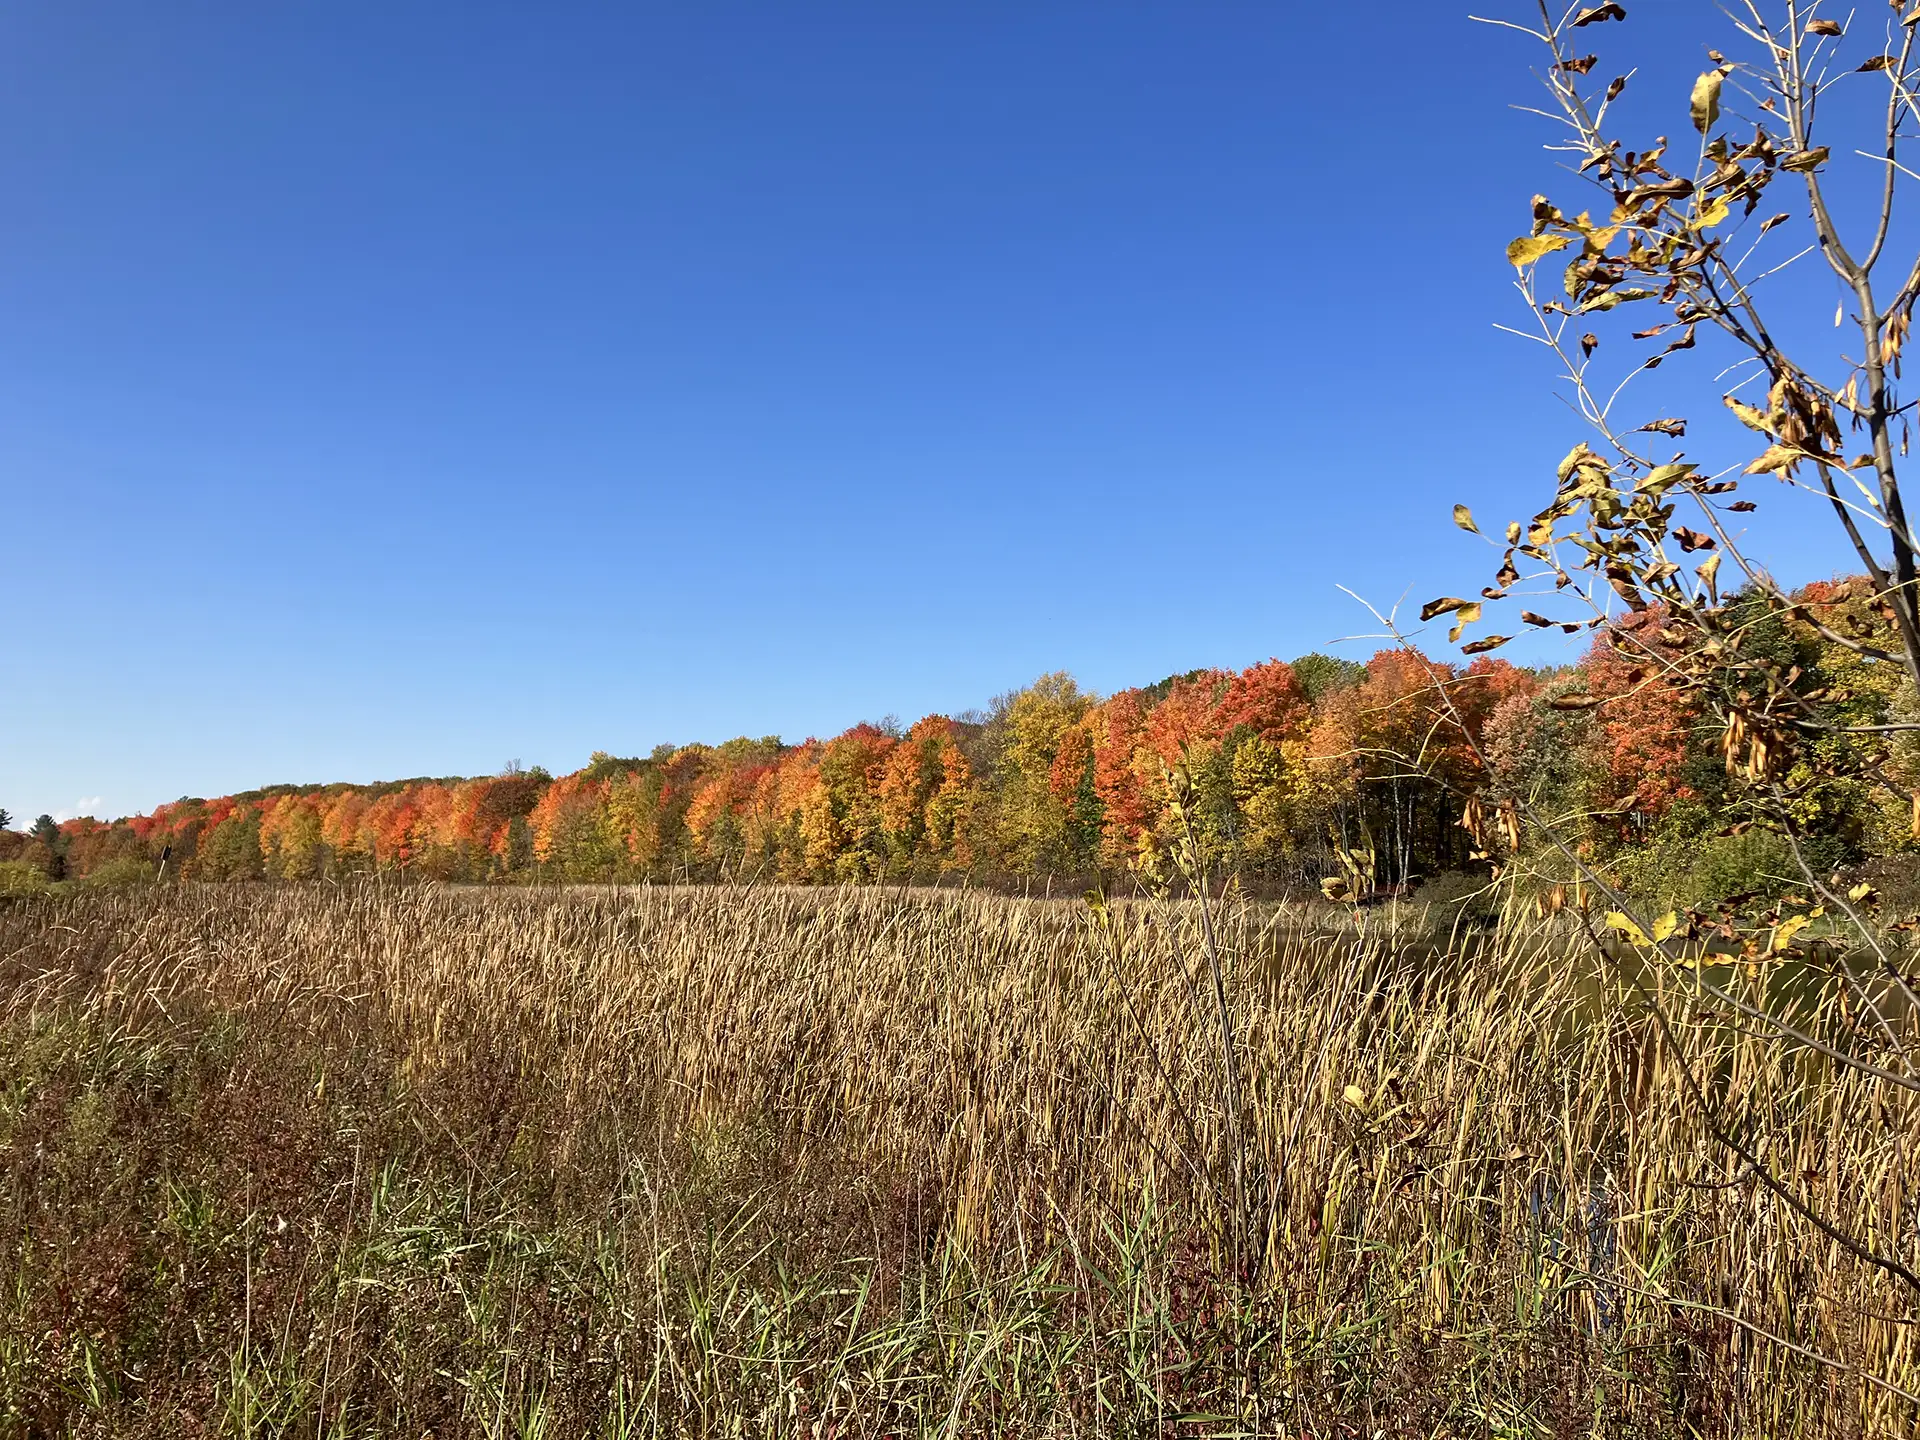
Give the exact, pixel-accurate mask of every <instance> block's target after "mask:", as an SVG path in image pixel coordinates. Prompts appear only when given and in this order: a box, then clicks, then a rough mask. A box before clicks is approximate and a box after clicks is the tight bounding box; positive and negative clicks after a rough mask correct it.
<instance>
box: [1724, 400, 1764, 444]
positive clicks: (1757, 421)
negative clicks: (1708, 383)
mask: <svg viewBox="0 0 1920 1440" xmlns="http://www.w3.org/2000/svg"><path fill="white" fill-rule="evenodd" d="M1722 398H1723V399H1724V400H1725V401H1726V402H1727V408H1728V409H1729V410H1731V411H1733V413H1734V416H1735V418H1737V419H1738V420H1739V421H1740V423H1741V424H1742V425H1744V426H1746V427H1747V428H1748V429H1749V430H1758V431H1759V432H1760V433H1761V434H1762V435H1766V434H1769V433H1771V431H1772V430H1773V426H1771V425H1769V424H1768V423H1767V416H1766V412H1765V411H1763V410H1756V409H1754V408H1753V406H1751V405H1747V404H1744V403H1742V402H1741V401H1739V400H1736V399H1734V398H1733V396H1731V395H1727V396H1723V397H1722Z"/></svg>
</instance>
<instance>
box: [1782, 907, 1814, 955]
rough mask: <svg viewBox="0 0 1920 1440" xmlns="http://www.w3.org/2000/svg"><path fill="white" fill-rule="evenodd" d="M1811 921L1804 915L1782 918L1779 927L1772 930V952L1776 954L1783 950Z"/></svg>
mask: <svg viewBox="0 0 1920 1440" xmlns="http://www.w3.org/2000/svg"><path fill="white" fill-rule="evenodd" d="M1812 923H1813V921H1811V920H1809V919H1808V918H1807V917H1806V916H1804V915H1795V916H1792V917H1790V918H1788V919H1786V920H1782V921H1781V922H1780V928H1779V929H1777V930H1775V931H1774V932H1773V953H1774V954H1776V955H1778V954H1779V953H1780V952H1781V951H1782V950H1785V949H1786V948H1787V947H1788V946H1789V945H1791V944H1792V943H1793V937H1794V936H1796V935H1798V934H1799V933H1800V932H1801V931H1802V930H1804V929H1806V928H1807V926H1809V925H1811V924H1812Z"/></svg>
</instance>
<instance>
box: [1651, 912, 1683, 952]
mask: <svg viewBox="0 0 1920 1440" xmlns="http://www.w3.org/2000/svg"><path fill="white" fill-rule="evenodd" d="M1679 928H1680V917H1679V916H1678V915H1676V914H1675V913H1674V912H1673V911H1671V910H1669V911H1667V913H1666V914H1664V915H1662V916H1661V917H1660V918H1659V919H1658V920H1656V921H1654V922H1653V943H1654V944H1656V945H1658V944H1660V943H1661V942H1662V941H1665V940H1670V939H1672V938H1673V932H1674V931H1676V930H1678V929H1679Z"/></svg>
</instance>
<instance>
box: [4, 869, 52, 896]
mask: <svg viewBox="0 0 1920 1440" xmlns="http://www.w3.org/2000/svg"><path fill="white" fill-rule="evenodd" d="M47 888H48V885H47V877H46V876H44V875H42V874H41V873H40V871H39V868H38V867H37V866H34V865H31V864H29V863H28V862H27V861H25V860H0V895H37V894H39V893H40V892H41V891H42V890H45V889H47Z"/></svg>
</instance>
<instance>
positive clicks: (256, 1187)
mask: <svg viewBox="0 0 1920 1440" xmlns="http://www.w3.org/2000/svg"><path fill="white" fill-rule="evenodd" d="M1367 924H1368V929H1367V930H1366V932H1365V933H1361V932H1357V931H1355V930H1354V929H1352V928H1350V927H1347V926H1342V925H1341V924H1338V923H1336V922H1333V921H1316V920H1314V919H1313V918H1312V917H1310V916H1308V915H1305V914H1303V913H1300V912H1287V911H1282V910H1278V909H1275V908H1273V907H1256V906H1253V905H1239V904H1235V903H1232V902H1230V901H1229V902H1219V903H1216V904H1214V905H1212V906H1209V907H1208V908H1207V909H1206V910H1205V911H1204V912H1203V911H1202V910H1201V908H1200V907H1198V906H1196V905H1194V904H1191V903H1188V904H1180V905H1174V904H1152V903H1145V902H1141V903H1135V904H1128V905H1116V906H1114V907H1113V908H1112V909H1111V910H1110V911H1107V910H1102V909H1099V908H1097V907H1096V908H1091V909H1090V908H1089V907H1088V906H1086V905H1084V904H1080V903H1068V902H1061V901H1053V902H1042V901H1023V900H1013V899H1005V898H999V897H993V896H985V895H956V894H938V893H927V892H890V891H887V892H883V891H875V890H747V889H736V890H724V889H699V888H686V889H658V890H631V891H603V892H595V891H581V890H574V891H509V892H498V891H480V890H450V889H437V888H433V887H414V888H401V889H385V890H382V889H377V888H372V887H368V888H361V889H345V890H339V889H333V888H328V887H318V886H316V887H308V888H265V887H224V888H212V887H207V888H196V887H191V886H187V887H166V888H147V889H143V890H135V891H129V892H122V893H91V894H89V893H80V894H74V895H70V896H63V897H58V898H52V899H36V900H28V901H19V902H13V903H9V904H6V906H5V908H0V1435H6V1436H41V1435H60V1434H75V1435H152V1436H163V1435H164V1436H177V1435H198V1434H223V1435H225V1434H231V1435H276V1436H277V1435H293V1436H328V1437H331V1436H342V1437H344V1436H361V1435H366V1436H373V1435H405V1436H421V1435H433V1436H456V1435H485V1436H528V1437H531V1436H545V1437H559V1436H576V1435H578V1436H641V1435H647V1436H651V1435H660V1436H743V1437H744V1436H794V1437H829V1436H831V1437H876V1440H877V1437H884V1436H923V1435H924V1436H932V1435H940V1436H958V1435H1018V1436H1089V1437H1091V1436H1111V1435H1135V1436H1157V1435H1192V1436H1202V1435H1208V1436H1214V1435H1218V1436H1224V1435H1276V1436H1282V1435H1284V1436H1301V1435H1312V1436H1366V1437H1372V1436H1376V1435H1387V1436H1402V1435H1406V1436H1443V1435H1450V1436H1480V1435H1485V1436H1536V1435H1539V1436H1545V1435H1579V1436H1587V1435H1594V1436H1601V1435H1605V1436H1616V1435H1649V1436H1653V1435H1675V1436H1678V1435H1688V1434H1699V1435H1753V1436H1760V1435H1766V1436H1795V1435H1822V1436H1825V1435H1835V1436H1840V1435H1888V1436H1896V1435H1897V1436H1907V1435H1911V1434H1912V1433H1914V1430H1915V1427H1916V1424H1917V1423H1920V1398H1916V1397H1920V1360H1917V1358H1916V1355H1915V1334H1914V1331H1915V1324H1914V1322H1915V1320H1916V1319H1920V1314H1917V1313H1916V1309H1915V1304H1914V1299H1913V1297H1912V1295H1911V1294H1909V1293H1907V1292H1906V1291H1905V1290H1903V1288H1902V1287H1901V1286H1900V1285H1898V1284H1897V1283H1896V1282H1894V1281H1892V1280H1890V1279H1889V1278H1888V1277H1887V1276H1885V1275H1884V1274H1883V1273H1881V1272H1880V1271H1878V1270H1876V1269H1874V1268H1872V1267H1870V1266H1868V1265H1866V1264H1864V1263H1861V1262H1859V1261H1857V1260H1855V1259H1853V1258H1851V1257H1850V1256H1849V1255H1848V1254H1847V1253H1846V1252H1845V1251H1844V1250H1843V1249H1842V1248H1840V1247H1839V1246H1838V1245H1837V1244H1836V1243H1835V1242H1833V1241H1832V1240H1831V1239H1829V1238H1828V1237H1827V1236H1826V1235H1824V1234H1822V1233H1821V1231H1819V1230H1818V1229H1816V1228H1815V1227H1814V1226H1813V1225H1812V1224H1811V1223H1810V1222H1809V1221H1807V1220H1806V1219H1805V1218H1804V1217H1802V1216H1800V1215H1798V1214H1796V1213H1794V1212H1793V1211H1792V1210H1790V1209H1789V1208H1787V1207H1785V1206H1783V1205H1782V1204H1781V1203H1779V1202H1778V1200H1777V1199H1775V1198H1773V1197H1772V1196H1771V1195H1770V1194H1769V1193H1768V1192H1767V1191H1766V1189H1764V1188H1763V1187H1761V1186H1759V1185H1757V1184H1756V1183H1754V1182H1753V1181H1752V1179H1751V1178H1748V1177H1744V1176H1743V1174H1742V1171H1741V1170H1740V1168H1739V1167H1738V1166H1737V1165H1736V1164H1735V1162H1734V1161H1733V1160H1732V1158H1731V1157H1730V1156H1729V1155H1728V1154H1727V1153H1726V1152H1725V1150H1724V1149H1723V1148H1722V1147H1720V1146H1719V1145H1717V1144H1716V1143H1715V1142H1714V1140H1713V1138H1712V1137H1711V1135H1710V1134H1709V1133H1708V1131H1707V1129H1706V1128H1705V1124H1704V1121H1703V1118H1702V1117H1703V1111H1702V1107H1701V1105H1700V1104H1699V1103H1698V1101H1696V1100H1695V1098H1694V1097H1693V1096H1692V1093H1691V1091H1690V1090H1689V1088H1688V1086H1687V1084H1686V1083H1685V1079H1684V1077H1683V1075H1682V1074H1681V1070H1680V1066H1681V1065H1682V1064H1683V1063H1685V1064H1687V1065H1690V1066H1691V1067H1692V1069H1693V1072H1694V1074H1695V1075H1696V1076H1697V1077H1698V1079H1699V1081H1700V1083H1701V1084H1702V1085H1703V1086H1704V1087H1705V1088H1706V1090H1707V1092H1708V1094H1709V1096H1710V1097H1711V1099H1712V1101H1713V1104H1714V1105H1715V1106H1716V1107H1718V1110H1717V1113H1718V1114H1719V1115H1720V1118H1721V1123H1723V1124H1726V1125H1728V1126H1732V1127H1737V1129H1738V1131H1739V1133H1740V1134H1741V1135H1742V1136H1743V1137H1745V1139H1746V1142H1747V1143H1748V1144H1750V1145H1752V1146H1754V1147H1757V1148H1758V1149H1759V1151H1760V1152H1761V1153H1762V1154H1763V1155H1764V1156H1765V1159H1766V1163H1767V1164H1768V1165H1770V1166H1771V1167H1773V1171H1774V1173H1775V1174H1777V1175H1781V1176H1792V1177H1795V1178H1796V1179H1797V1181H1798V1183H1800V1184H1801V1185H1802V1186H1803V1187H1804V1188H1805V1191H1806V1193H1808V1194H1811V1195H1813V1196H1816V1197H1818V1199H1819V1202H1820V1204H1821V1205H1822V1206H1824V1207H1825V1211H1826V1213H1827V1214H1828V1215H1829V1216H1831V1217H1832V1219H1834V1220H1835V1221H1836V1222H1838V1223H1839V1224H1840V1225H1842V1226H1844V1227H1846V1229H1847V1230H1848V1232H1849V1233H1854V1234H1860V1235H1865V1236H1869V1237H1872V1238H1873V1240H1874V1242H1875V1243H1877V1244H1880V1245H1882V1246H1883V1247H1885V1248H1887V1249H1889V1250H1891V1251H1893V1252H1895V1253H1898V1254H1901V1255H1904V1256H1906V1257H1908V1258H1909V1259H1911V1258H1912V1257H1913V1256H1914V1255H1915V1253H1916V1248H1920V1247H1917V1246H1916V1238H1915V1235H1914V1215H1913V1201H1914V1197H1915V1196H1916V1194H1917V1193H1920V1192H1917V1191H1916V1181H1920V1158H1917V1157H1916V1155H1915V1153H1914V1147H1913V1143H1912V1142H1913V1141H1914V1140H1915V1139H1920V1131H1917V1130H1916V1128H1915V1115H1914V1113H1913V1110H1912V1108H1911V1107H1910V1106H1908V1105H1906V1104H1905V1100H1906V1099H1909V1098H1911V1097H1905V1096H1903V1097H1902V1099H1901V1100H1900V1101H1898V1102H1896V1100H1894V1099H1892V1098H1890V1097H1889V1095H1888V1094H1887V1093H1886V1090H1885V1088H1884V1087H1880V1088H1874V1087H1871V1086H1868V1085H1865V1084H1863V1083H1862V1082H1860V1081H1859V1080H1857V1079H1855V1078H1849V1077H1848V1076H1843V1075H1836V1074H1835V1073H1834V1071H1833V1068H1832V1067H1831V1066H1830V1065H1828V1064H1826V1063H1825V1062H1820V1063H1817V1064H1816V1063H1812V1062H1809V1061H1807V1060H1805V1059H1795V1058H1794V1057H1792V1056H1791V1055H1788V1054H1786V1053H1785V1052H1783V1051H1782V1050H1781V1049H1780V1047H1778V1046H1777V1045H1774V1044H1772V1043H1771V1042H1769V1041H1768V1040H1767V1039H1765V1038H1764V1037H1759V1036H1754V1035H1751V1034H1747V1033H1743V1032H1742V1031H1741V1030H1740V1029H1739V1028H1737V1027H1736V1026H1734V1025H1733V1024H1732V1023H1730V1022H1731V1020H1733V1019H1734V1018H1737V1017H1734V1016H1729V1015H1726V1014H1721V1013H1717V1012H1715V1011H1714V1010H1713V1009H1712V1008H1711V1007H1709V1006H1707V1005H1705V1004H1703V1003H1701V1002H1700V1001H1699V1000H1698V999H1697V998H1695V997H1694V996H1693V995H1692V994H1691V993H1690V992H1689V986H1690V983H1691V982H1690V979H1689V976H1688V975H1687V973H1686V972H1683V971H1675V972H1674V973H1672V974H1668V975H1654V976H1652V977H1650V978H1651V983H1652V984H1654V986H1655V987H1656V988H1657V989H1658V990H1659V991H1660V992H1662V993H1663V994H1664V995H1665V998H1666V1000H1667V1001H1668V1003H1669V1005H1670V1006H1671V1009H1672V1013H1673V1015H1674V1016H1675V1020H1676V1024H1675V1032H1674V1036H1673V1041H1672V1043H1670V1044H1669V1043H1663V1042H1662V1041H1661V1039H1660V1037H1659V1035H1658V1034H1657V1033H1656V1030H1655V1027H1653V1025H1652V1024H1651V1023H1650V1022H1649V1020H1648V1019H1647V1017H1646V1013H1645V1010H1644V1004H1643V1002H1642V1001H1639V1000H1637V999H1636V998H1635V997H1634V996H1633V995H1632V994H1629V993H1624V992H1623V993H1621V994H1617V995H1616V994H1611V993H1610V992H1609V991H1608V989H1607V987H1608V986H1609V984H1611V983H1612V982H1610V981H1607V980H1606V979H1604V978H1602V977H1599V976H1597V975H1596V974H1595V972H1594V968H1593V964H1592V962H1590V961H1588V960H1586V959H1583V958H1581V952H1580V951H1579V950H1578V949H1577V948H1576V947H1574V946H1572V945H1571V944H1569V943H1567V941H1566V939H1565V936H1564V935H1562V934H1556V933H1555V932H1552V931H1549V930H1544V929H1543V930H1539V931H1533V932H1526V933H1519V934H1512V935H1508V936H1506V937H1504V938H1501V939H1498V940H1490V939H1487V938H1485V937H1481V938H1479V939H1477V940H1475V941H1474V942H1473V943H1454V944H1451V945H1449V944H1447V943H1446V941H1445V938H1444V937H1442V942H1441V943H1440V944H1439V945H1437V946H1436V945H1435V944H1432V943H1415V942H1414V941H1413V940H1412V939H1410V927H1407V926H1401V927H1400V928H1398V929H1396V928H1394V922H1392V921H1391V920H1389V919H1388V918H1385V917H1382V918H1380V919H1378V920H1373V919H1369V920H1368V921H1367ZM1210 933H1211V936H1212V947H1213V948H1212V951H1211V953H1212V954H1215V955H1217V956H1218V957H1219V961H1220V968H1221V972H1222V975H1223V979H1224V987H1223V989H1224V997H1223V996H1222V995H1221V994H1220V993H1217V992H1216V989H1215V986H1214V980H1213V972H1212V967H1211V966H1210V964H1209V954H1210V950H1209V938H1208V937H1209V934H1210ZM1733 983H1736V984H1751V985H1764V984H1767V983H1769V982H1768V979H1767V977H1766V976H1765V975H1759V976H1753V977H1745V976H1736V977H1734V981H1733ZM1223 998H1224V1012H1223V1008H1222V999H1223ZM1223 1013H1224V1016H1225V1021H1226V1023H1225V1025H1224V1026H1223ZM1805 1023H1807V1024H1808V1025H1815V1026H1817V1025H1824V1024H1833V1025H1839V1024H1844V1023H1846V1017H1845V1016H1844V1015H1843V1014H1841V1013H1840V1012H1839V1010H1838V1009H1837V1007H1831V1006H1823V1005H1821V1004H1819V1003H1817V1002H1813V1001H1810V1002H1809V1009H1808V1011H1807V1015H1806V1021H1805ZM1896 1093H1898V1092H1896Z"/></svg>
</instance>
